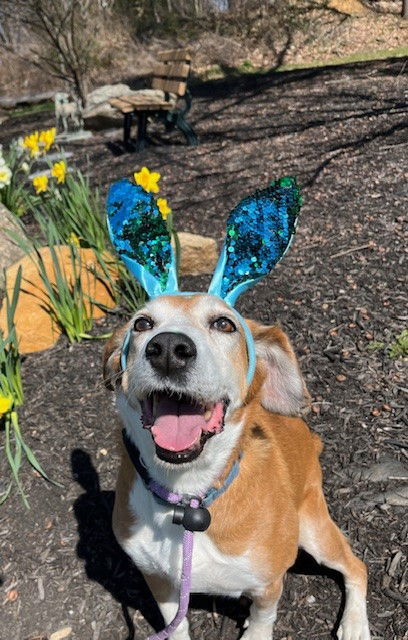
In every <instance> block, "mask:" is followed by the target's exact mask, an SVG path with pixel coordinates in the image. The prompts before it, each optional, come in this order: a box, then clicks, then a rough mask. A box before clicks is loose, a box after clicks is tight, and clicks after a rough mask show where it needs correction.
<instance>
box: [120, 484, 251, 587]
mask: <svg viewBox="0 0 408 640" xmlns="http://www.w3.org/2000/svg"><path fill="white" fill-rule="evenodd" d="M130 508H131V510H132V511H133V513H134V514H135V517H136V519H137V523H136V524H135V525H134V527H133V531H132V535H131V536H130V537H129V538H128V539H127V541H126V542H124V543H123V546H124V548H125V550H126V552H127V553H128V554H129V555H130V556H131V558H132V559H133V561H134V562H135V564H136V565H137V566H138V567H139V569H141V570H142V571H143V572H145V573H147V574H156V575H157V574H159V575H165V576H167V577H168V578H169V580H170V581H171V582H172V583H173V584H174V585H175V586H176V587H178V586H179V582H180V575H181V564H182V538H183V531H184V529H183V528H182V526H181V525H175V524H173V523H172V509H171V508H170V507H167V506H166V505H161V504H159V503H158V502H157V501H156V500H155V499H154V498H153V496H152V495H151V494H150V493H149V492H147V491H146V490H145V489H144V487H137V486H135V487H134V490H133V491H132V493H131V495H130ZM262 586H263V585H262V581H261V580H260V578H259V576H257V575H256V573H255V571H254V570H253V568H252V566H251V562H250V559H249V556H248V554H243V555H241V556H231V555H227V554H224V553H222V552H221V551H220V550H219V549H218V548H217V546H216V545H215V544H214V543H213V541H212V540H211V538H210V537H209V536H208V535H207V534H206V533H205V532H204V533H203V532H196V533H195V534H194V547H193V564H192V588H191V591H192V592H200V593H211V594H219V595H225V596H231V597H238V596H240V595H241V594H242V593H243V592H245V593H256V592H257V591H258V590H259V589H261V587H262Z"/></svg>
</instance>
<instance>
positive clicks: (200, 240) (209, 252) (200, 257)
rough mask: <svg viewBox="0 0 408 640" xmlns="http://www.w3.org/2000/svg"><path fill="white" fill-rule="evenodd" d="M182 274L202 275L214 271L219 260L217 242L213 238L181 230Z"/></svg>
mask: <svg viewBox="0 0 408 640" xmlns="http://www.w3.org/2000/svg"><path fill="white" fill-rule="evenodd" d="M178 238H179V241H180V246H181V260H180V275H182V276H200V275H205V274H208V273H212V272H213V271H214V268H215V265H216V264H217V260H218V251H217V243H216V241H215V240H214V239H213V238H207V237H205V236H200V235H198V234H196V233H187V232H184V231H180V232H179V233H178Z"/></svg>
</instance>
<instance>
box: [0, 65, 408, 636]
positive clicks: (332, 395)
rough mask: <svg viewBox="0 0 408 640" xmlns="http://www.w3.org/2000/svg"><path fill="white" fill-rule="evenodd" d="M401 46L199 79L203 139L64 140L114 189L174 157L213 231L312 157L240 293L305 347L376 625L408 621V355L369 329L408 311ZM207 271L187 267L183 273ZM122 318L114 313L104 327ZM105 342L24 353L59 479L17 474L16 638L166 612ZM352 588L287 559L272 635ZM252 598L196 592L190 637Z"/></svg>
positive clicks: (196, 223) (232, 615)
mask: <svg viewBox="0 0 408 640" xmlns="http://www.w3.org/2000/svg"><path fill="white" fill-rule="evenodd" d="M406 64H407V63H406V61H404V60H395V61H390V60H389V61H386V62H380V63H369V64H357V65H354V66H349V67H342V68H330V69H319V70H304V71H296V72H288V73H285V74H275V75H273V74H271V75H267V76H262V77H251V78H246V79H245V78H244V79H243V80H241V81H240V80H236V81H234V82H230V83H227V82H213V83H207V84H203V85H201V86H199V87H197V89H196V91H195V99H194V105H193V110H192V112H191V118H190V119H191V122H192V123H193V125H194V127H195V128H196V130H197V133H198V135H199V137H200V140H201V144H200V146H199V147H196V148H194V147H187V146H185V144H184V141H183V139H182V138H181V137H180V136H179V135H178V134H177V133H170V134H168V133H165V132H164V131H163V130H162V129H161V128H160V127H159V126H155V127H152V128H151V131H152V136H153V144H152V145H151V146H150V147H149V148H148V149H147V150H146V151H145V152H143V153H142V154H139V155H137V154H128V153H122V152H121V145H120V132H119V131H117V132H114V133H111V134H109V135H105V136H102V135H98V136H95V137H94V138H93V139H92V140H91V141H90V142H87V143H86V144H82V145H77V146H75V147H73V146H72V148H69V150H73V151H74V152H75V161H76V163H77V164H78V166H80V167H81V168H82V169H83V170H85V171H88V169H89V168H91V170H92V177H93V181H94V182H95V184H99V185H100V187H101V189H102V190H103V192H105V191H106V188H107V186H108V184H109V183H110V182H112V181H113V180H116V179H119V178H121V177H124V176H130V175H131V173H132V172H133V171H134V170H135V169H137V168H139V167H140V166H141V165H146V166H148V167H149V168H151V169H154V170H159V171H160V172H161V173H162V176H163V178H162V183H163V187H162V193H163V195H164V196H165V197H167V198H168V199H169V201H170V204H171V205H172V207H173V209H174V212H175V215H176V219H177V226H178V228H179V229H180V230H185V231H194V232H199V233H206V234H208V235H211V236H212V237H214V238H216V239H217V241H221V240H222V235H223V228H224V223H225V219H226V216H227V214H228V212H229V210H230V209H231V208H232V207H233V206H234V205H235V204H236V203H237V202H238V201H239V199H240V198H241V197H243V196H244V195H245V194H248V193H250V192H251V191H252V190H254V188H256V187H259V186H265V185H266V184H267V183H268V180H269V179H271V178H273V177H277V176H281V175H284V174H291V175H296V176H297V177H298V179H299V181H300V183H301V185H302V188H303V193H304V206H303V209H302V216H301V220H300V225H299V231H298V234H297V237H296V239H295V242H294V245H293V246H292V248H291V250H290V252H289V253H288V255H287V256H286V258H285V260H284V261H283V263H282V264H281V265H280V266H279V267H278V268H277V269H276V270H275V271H274V272H273V273H272V274H271V275H270V276H269V277H268V278H267V279H266V280H265V281H264V282H262V283H261V284H259V285H257V287H256V288H255V289H254V290H252V291H251V292H249V293H247V294H246V295H245V296H243V297H242V300H241V302H240V304H239V308H240V311H241V312H242V313H244V314H245V315H246V316H249V317H253V318H255V319H258V320H260V321H262V322H265V323H273V322H280V323H281V325H282V326H283V328H284V329H285V330H286V331H287V332H288V334H289V336H290V337H291V339H292V341H293V343H294V345H295V347H296V351H297V354H298V356H299V360H300V365H301V369H302V371H303V374H304V376H305V380H306V383H307V385H308V388H309V390H310V392H311V394H312V396H313V410H312V412H311V413H310V415H309V416H308V422H309V424H310V426H311V428H312V429H313V430H314V431H315V432H317V433H318V434H319V435H320V436H321V437H322V439H323V441H324V443H325V448H324V451H323V454H322V465H323V470H324V486H325V493H326V496H327V501H328V504H329V508H330V511H331V513H332V515H333V517H334V519H335V520H336V522H337V523H338V524H339V526H340V527H341V529H342V530H343V531H344V532H345V533H346V535H347V536H348V537H349V539H350V541H351V544H352V546H353V549H354V550H355V552H356V553H357V554H358V555H359V556H360V557H361V558H363V559H364V560H365V562H366V563H367V565H368V568H369V573H370V579H369V595H368V604H369V616H370V620H371V629H372V634H373V638H374V639H377V640H379V639H384V640H403V639H404V640H406V639H408V631H407V629H408V625H407V619H408V617H407V609H408V597H407V583H408V564H407V551H408V548H407V544H408V523H407V510H406V506H405V507H404V506H402V505H403V491H405V492H406V491H407V477H408V472H407V467H408V437H407V431H406V422H407V404H406V394H407V392H408V389H407V384H406V362H404V361H403V360H392V359H390V358H389V356H388V355H387V352H386V351H385V350H384V349H378V350H374V351H371V350H370V349H369V345H370V343H372V342H373V341H374V340H378V341H385V342H391V341H392V340H393V339H394V338H395V336H396V335H397V334H399V333H400V332H401V331H402V329H403V328H404V327H406V322H407V306H406V304H407V292H406V279H407V271H406V262H405V260H406V252H407V248H406V246H407V245H406V244H405V245H404V234H405V238H406V227H405V228H404V224H405V223H406V220H405V219H404V214H405V212H406V205H407V196H408V193H407V182H406V176H407V169H408V166H407V165H408V162H407V153H406V144H407V100H406V99H407V78H406ZM47 118H48V120H47ZM48 123H51V120H50V118H49V116H42V119H41V120H39V119H37V120H35V121H34V120H32V119H31V120H30V119H29V118H25V119H18V120H17V119H15V120H10V121H9V122H8V123H7V124H5V125H3V127H2V128H0V138H3V140H6V139H7V138H9V137H10V136H14V135H17V134H22V133H25V132H29V131H30V130H31V129H34V128H37V127H39V126H43V125H46V124H48ZM206 283H207V279H206V278H196V279H190V280H189V281H188V282H185V287H187V286H188V287H191V288H193V287H195V288H202V287H204V286H205V284H206ZM117 322H119V320H118V319H116V318H115V317H108V318H106V319H105V320H104V322H103V324H102V325H101V326H100V330H101V331H102V330H103V331H106V330H107V328H112V327H114V326H115V324H116V323H117ZM102 350H103V344H102V342H100V341H89V342H85V343H83V344H79V345H75V346H73V347H69V346H68V344H67V342H66V341H65V339H61V340H60V342H59V343H58V345H57V346H56V347H55V348H53V349H51V350H49V351H46V352H43V353H41V354H38V355H32V356H29V357H27V358H26V359H25V361H24V367H23V374H24V384H25V393H26V402H25V405H24V408H23V411H22V412H21V419H20V420H21V425H22V428H23V430H24V433H25V435H26V438H27V439H28V441H29V444H30V446H32V448H33V449H34V450H35V452H36V453H37V455H38V457H39V459H40V460H41V462H42V463H43V464H44V466H45V467H46V469H47V472H48V473H49V474H50V476H51V477H52V478H54V479H56V480H58V481H59V482H61V483H63V489H58V488H56V487H54V486H52V485H50V484H46V483H45V482H44V481H42V480H41V479H39V478H38V477H36V475H35V474H34V473H33V472H32V471H31V470H30V469H29V467H28V465H26V466H25V468H24V470H23V473H22V480H23V483H24V486H25V488H26V490H27V493H28V497H29V501H30V505H31V510H30V511H26V510H25V509H24V507H23V505H22V503H21V501H20V499H19V497H18V496H17V495H16V494H13V495H12V497H11V498H10V499H9V500H8V501H7V503H6V504H5V506H3V507H1V511H0V550H1V564H0V584H1V586H0V602H1V604H2V609H1V614H0V615H1V625H0V638H1V640H11V639H13V640H28V639H30V640H34V638H36V639H37V640H40V639H41V640H45V639H46V638H49V636H50V635H51V633H52V632H55V631H57V630H58V629H60V628H62V627H70V628H71V634H70V636H69V637H70V638H71V639H72V640H125V639H126V638H128V639H130V638H132V637H133V636H132V633H133V631H134V632H135V635H134V637H135V638H136V640H143V639H144V638H145V637H146V636H147V635H148V633H149V631H150V630H151V627H150V626H149V624H148V622H149V623H152V624H154V625H159V626H160V618H159V617H158V614H157V611H156V609H155V606H154V604H153V603H152V601H151V599H150V598H149V595H148V592H147V591H146V588H145V587H144V585H143V581H142V580H141V578H140V575H139V574H138V572H137V570H136V569H135V568H134V567H132V565H131V564H130V562H129V560H128V559H127V558H126V556H125V555H124V554H123V553H122V552H121V551H120V550H119V548H118V546H117V544H116V543H115V541H114V538H113V536H112V531H111V525H110V520H111V510H112V501H113V491H114V485H115V476H116V470H117V462H118V460H117V454H116V448H115V440H116V435H115V433H116V426H115V415H114V410H113V407H112V397H111V395H110V394H109V392H107V391H106V390H105V389H104V387H103V385H102V381H101V353H102ZM0 453H1V455H0V464H1V465H3V464H4V455H3V453H2V452H0ZM382 462H392V463H393V467H392V469H393V470H392V471H391V472H388V475H389V476H391V477H392V478H394V479H388V480H387V479H386V477H387V474H386V475H385V479H384V474H381V473H380V472H379V469H380V468H379V467H376V466H373V465H377V464H378V463H382ZM389 468H390V467H388V469H389ZM381 469H383V470H384V468H383V467H381ZM374 472H376V473H377V476H378V475H379V476H380V478H382V480H380V481H378V480H375V476H374V475H373V474H374ZM370 473H371V478H369V477H368V476H369V475H370ZM0 474H1V475H0V477H1V478H4V474H5V468H1V469H0ZM405 496H406V494H405ZM393 503H394V504H393ZM395 503H400V504H399V505H398V504H395ZM405 505H406V498H405ZM13 590H14V593H13V597H10V593H11V592H12V591H13ZM341 607H342V587H341V581H340V580H339V577H338V576H337V575H336V574H334V573H331V572H327V571H325V570H322V569H319V567H317V566H316V565H314V564H313V563H312V562H311V561H310V559H309V558H307V557H305V556H302V557H300V558H299V561H298V563H297V565H296V566H295V567H294V569H293V571H291V572H290V574H289V575H288V577H287V580H286V584H285V589H284V594H283V597H282V600H281V602H280V605H279V615H278V620H277V623H276V636H275V637H276V638H277V639H279V640H315V639H320V638H330V637H331V634H332V633H333V629H334V628H335V624H336V619H337V620H338V618H339V615H340V612H341ZM244 612H245V605H244V603H241V604H240V605H239V606H238V605H237V603H236V602H228V601H227V602H225V601H218V600H217V601H213V600H212V599H205V598H194V599H193V601H192V608H191V613H190V618H191V621H192V637H193V638H194V640H199V639H202V638H206V640H213V639H214V640H215V639H218V638H223V639H224V640H234V639H235V638H236V637H237V634H238V631H239V629H238V627H237V624H240V623H241V622H242V617H243V615H244ZM132 619H133V622H132ZM145 619H146V620H147V621H148V622H146V620H145ZM260 640H261V639H260Z"/></svg>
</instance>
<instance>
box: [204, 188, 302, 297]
mask: <svg viewBox="0 0 408 640" xmlns="http://www.w3.org/2000/svg"><path fill="white" fill-rule="evenodd" d="M300 205H301V195H300V191H299V188H298V186H297V183H296V180H295V178H290V177H286V178H281V179H280V180H278V181H276V182H272V183H271V185H270V186H269V187H268V188H267V189H262V190H259V191H256V192H255V193H254V195H252V196H249V197H248V198H245V199H244V200H242V201H241V202H240V203H239V205H238V206H236V207H235V209H234V210H233V211H232V212H231V213H230V215H229V217H228V220H227V234H226V238H225V243H224V247H223V250H222V253H221V256H220V258H219V260H218V263H217V266H216V268H215V271H214V276H213V278H212V280H211V284H210V287H209V290H208V293H211V294H213V295H217V296H220V297H221V298H224V300H225V301H226V302H228V303H229V304H230V305H231V306H234V304H235V301H236V300H237V298H238V296H240V295H241V293H243V292H244V291H246V289H248V288H249V287H251V286H253V285H254V284H255V283H256V282H258V280H260V279H261V278H263V277H264V276H266V275H267V274H268V273H269V272H270V271H271V270H272V269H273V268H274V266H275V265H276V264H277V263H278V262H279V260H281V259H282V258H283V256H284V255H285V253H286V251H287V250H288V248H289V246H290V243H291V240H292V238H293V235H294V233H295V230H296V223H297V217H298V213H299V209H300Z"/></svg>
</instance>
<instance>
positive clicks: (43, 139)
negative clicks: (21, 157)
mask: <svg viewBox="0 0 408 640" xmlns="http://www.w3.org/2000/svg"><path fill="white" fill-rule="evenodd" d="M56 133H57V130H56V128H55V127H52V129H47V130H46V131H41V133H40V136H39V142H40V144H41V145H42V146H43V148H44V151H45V153H47V151H49V150H50V149H51V147H52V145H53V144H54V142H55V135H56Z"/></svg>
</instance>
